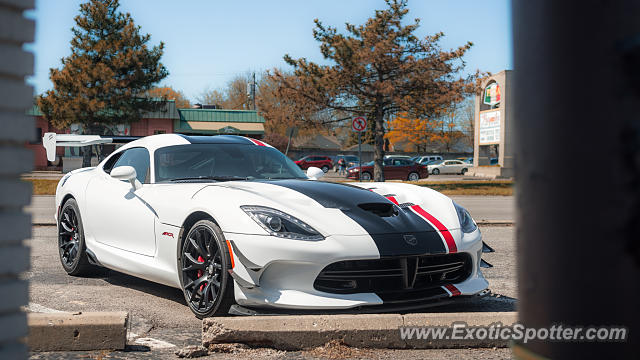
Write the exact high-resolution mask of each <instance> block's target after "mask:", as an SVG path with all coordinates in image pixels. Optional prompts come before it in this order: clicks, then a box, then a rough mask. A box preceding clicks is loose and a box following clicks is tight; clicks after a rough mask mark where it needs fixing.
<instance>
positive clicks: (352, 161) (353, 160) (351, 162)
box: [334, 155, 358, 169]
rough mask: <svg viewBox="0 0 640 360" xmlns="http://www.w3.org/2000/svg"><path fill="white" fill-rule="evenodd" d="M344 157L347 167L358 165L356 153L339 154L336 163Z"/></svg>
mask: <svg viewBox="0 0 640 360" xmlns="http://www.w3.org/2000/svg"><path fill="white" fill-rule="evenodd" d="M341 158H342V159H344V160H345V161H346V162H347V169H348V168H350V167H352V166H356V165H358V157H357V156H355V155H338V156H336V158H335V159H334V164H338V160H340V159H341Z"/></svg>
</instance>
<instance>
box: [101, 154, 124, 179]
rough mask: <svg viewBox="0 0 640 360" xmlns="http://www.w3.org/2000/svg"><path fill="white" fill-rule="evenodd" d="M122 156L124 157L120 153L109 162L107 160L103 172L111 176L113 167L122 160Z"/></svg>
mask: <svg viewBox="0 0 640 360" xmlns="http://www.w3.org/2000/svg"><path fill="white" fill-rule="evenodd" d="M120 155H122V152H119V153H117V154H115V155H113V156H112V157H110V158H109V160H107V162H105V163H104V166H103V167H102V170H104V172H106V173H107V174H111V169H113V165H115V164H116V161H118V159H119V158H120Z"/></svg>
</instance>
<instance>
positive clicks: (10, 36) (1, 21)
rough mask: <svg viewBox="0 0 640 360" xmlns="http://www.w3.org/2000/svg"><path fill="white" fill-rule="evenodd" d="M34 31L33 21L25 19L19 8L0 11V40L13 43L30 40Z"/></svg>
mask: <svg viewBox="0 0 640 360" xmlns="http://www.w3.org/2000/svg"><path fill="white" fill-rule="evenodd" d="M35 31H36V27H35V21H33V20H31V19H25V18H24V17H23V16H22V11H21V10H19V9H16V10H15V11H7V10H4V9H3V11H0V41H2V42H10V43H14V44H23V43H28V42H32V41H33V39H34V35H35Z"/></svg>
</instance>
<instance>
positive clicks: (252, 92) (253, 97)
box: [251, 71, 256, 111]
mask: <svg viewBox="0 0 640 360" xmlns="http://www.w3.org/2000/svg"><path fill="white" fill-rule="evenodd" d="M251 98H252V99H253V110H254V111H255V109H256V73H255V71H254V72H253V82H252V83H251Z"/></svg>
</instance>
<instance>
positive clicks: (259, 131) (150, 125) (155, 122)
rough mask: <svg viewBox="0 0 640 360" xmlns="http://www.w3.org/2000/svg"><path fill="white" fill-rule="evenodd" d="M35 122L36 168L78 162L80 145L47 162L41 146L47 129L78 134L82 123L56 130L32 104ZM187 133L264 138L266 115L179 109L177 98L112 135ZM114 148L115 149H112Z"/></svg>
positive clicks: (238, 111)
mask: <svg viewBox="0 0 640 360" xmlns="http://www.w3.org/2000/svg"><path fill="white" fill-rule="evenodd" d="M27 115H29V116H33V117H34V118H35V123H36V140H35V141H33V142H30V143H28V144H27V145H26V146H27V147H28V148H30V149H32V150H33V154H34V168H35V169H36V170H45V169H51V168H54V169H60V160H59V159H62V160H63V161H72V162H74V163H75V162H77V160H79V159H74V158H79V157H80V152H79V149H78V148H62V147H60V148H58V149H57V150H56V154H57V155H58V156H59V159H56V161H55V162H54V163H50V162H48V161H47V156H46V153H45V150H44V147H43V146H42V136H43V134H44V133H46V132H56V133H59V134H60V133H67V134H68V133H76V132H78V131H79V130H80V128H79V126H77V125H75V124H72V125H71V126H70V127H69V128H68V129H56V128H54V127H53V126H52V125H51V124H49V123H48V122H47V121H46V120H45V119H44V116H43V114H42V112H40V110H39V109H38V107H37V106H33V108H32V109H30V110H29V111H27ZM171 133H178V134H188V135H218V134H233V135H241V136H248V137H253V138H257V139H261V138H262V137H263V136H264V118H263V117H262V116H260V115H258V113H257V112H256V111H254V110H224V109H177V108H176V104H175V101H173V100H169V101H167V106H166V108H165V109H164V110H161V111H155V112H149V113H146V114H144V115H143V116H142V119H140V121H137V122H134V123H131V124H128V125H118V126H115V127H114V129H113V130H112V134H113V135H128V136H148V135H155V134H171ZM111 151H112V150H111Z"/></svg>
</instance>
